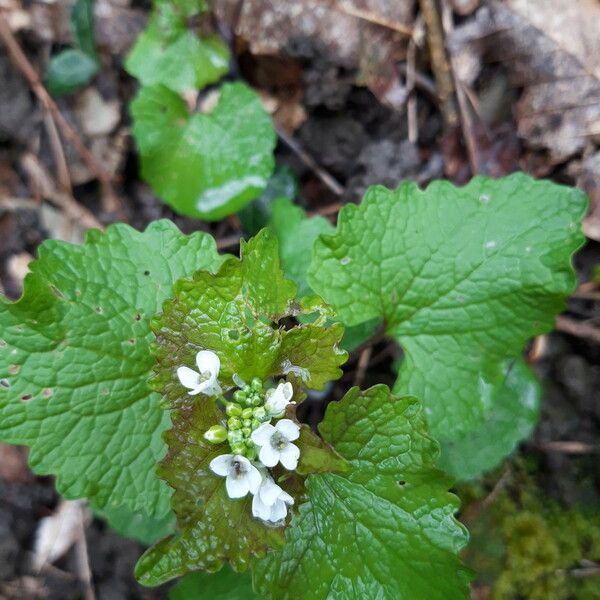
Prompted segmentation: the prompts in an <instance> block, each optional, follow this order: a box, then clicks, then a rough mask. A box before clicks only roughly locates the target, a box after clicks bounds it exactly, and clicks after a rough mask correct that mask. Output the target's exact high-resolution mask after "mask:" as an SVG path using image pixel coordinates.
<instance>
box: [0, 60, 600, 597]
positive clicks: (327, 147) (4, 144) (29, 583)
mask: <svg viewBox="0 0 600 600" xmlns="http://www.w3.org/2000/svg"><path fill="white" fill-rule="evenodd" d="M291 54H293V53H291ZM292 59H293V60H294V61H296V64H297V66H298V68H299V69H300V71H301V72H302V73H303V77H304V84H305V102H304V104H305V108H306V111H307V114H308V117H307V119H306V121H305V122H304V124H303V125H302V126H301V128H300V130H299V131H298V132H297V133H296V136H295V137H296V138H297V139H299V140H300V142H301V143H302V146H303V148H304V149H305V150H306V151H307V152H308V153H309V154H310V155H311V156H312V157H313V158H314V159H315V160H316V162H317V163H318V164H319V165H320V166H322V167H323V168H325V169H326V170H328V171H329V172H330V173H331V174H332V175H333V176H334V177H335V178H336V179H337V180H338V181H339V182H340V183H341V185H342V186H344V188H345V190H346V192H345V195H344V198H343V199H344V201H357V200H359V199H360V197H361V196H362V194H363V192H364V190H365V189H366V187H367V186H369V185H371V184H374V183H381V184H384V185H386V186H389V187H394V186H395V185H397V184H398V182H399V181H400V180H402V179H405V178H409V179H414V180H416V181H418V182H419V183H421V184H426V183H427V182H428V181H430V180H432V179H434V178H437V177H441V176H443V170H444V160H443V158H442V151H441V146H440V140H441V136H442V121H441V117H440V114H439V111H438V109H437V108H436V107H435V106H434V105H433V104H431V103H430V101H429V100H428V99H427V98H420V104H419V106H420V109H419V140H420V143H419V146H418V147H417V146H415V145H414V144H411V143H410V142H409V141H408V140H407V131H406V115H405V113H404V112H403V111H402V112H396V111H393V110H391V109H389V108H387V107H385V106H384V105H382V104H381V102H379V100H377V99H376V98H375V96H373V95H372V94H371V92H369V91H367V90H366V89H364V88H360V87H357V86H355V85H353V84H352V81H353V75H354V74H353V73H352V72H348V70H347V69H346V68H345V67H344V66H343V65H332V64H331V63H330V62H328V61H326V60H325V59H323V58H322V57H321V58H319V57H318V56H315V55H314V53H312V54H311V52H308V51H303V50H302V48H300V49H296V50H295V54H293V56H292ZM113 79H114V80H124V81H125V83H124V84H120V85H121V89H120V90H119V93H120V94H122V95H124V96H125V97H127V95H128V94H131V91H132V90H133V89H134V88H133V85H132V83H131V81H130V80H128V79H127V78H126V77H125V76H124V75H123V74H122V73H121V74H119V75H118V76H116V77H113ZM0 82H2V85H0V158H1V159H4V160H6V161H8V162H9V163H10V162H13V164H14V162H15V161H14V158H15V156H16V152H17V150H16V149H17V148H20V147H21V145H22V144H23V143H24V141H25V140H27V137H28V135H29V133H30V132H29V129H30V128H35V127H39V126H40V125H39V119H38V118H36V115H37V113H36V112H35V110H34V108H33V102H32V98H31V94H30V93H29V91H28V89H27V87H26V86H25V85H24V84H23V82H22V80H21V79H20V77H19V76H18V75H16V74H15V72H14V70H13V69H12V67H11V66H10V65H9V64H8V63H7V61H6V60H5V57H4V55H3V54H2V51H1V50H0ZM7 110H9V112H7ZM277 155H278V160H279V162H281V163H284V164H288V165H291V166H292V168H293V169H294V170H295V172H296V174H297V175H298V177H299V180H300V184H301V187H300V195H299V203H300V204H302V205H304V206H305V207H306V208H307V209H313V210H314V209H322V208H323V207H326V206H328V205H330V204H334V203H335V202H338V201H339V198H337V197H336V196H335V195H334V194H333V193H332V192H331V191H330V190H329V189H327V188H326V187H325V186H324V185H323V183H322V182H321V181H320V180H319V179H318V178H317V177H316V176H315V174H314V173H313V172H312V171H311V170H310V169H308V168H307V167H306V166H305V165H304V164H303V163H302V162H301V161H300V160H299V159H298V157H297V156H296V155H295V154H294V153H292V152H291V151H290V150H289V149H288V148H287V147H286V146H285V145H284V144H280V146H279V148H278V151H277ZM0 162H1V161H0ZM0 175H2V174H1V173H0ZM563 179H564V177H563ZM4 180H5V178H3V176H2V177H0V182H3V181H4ZM570 183H571V184H574V182H573V181H571V182H570ZM120 185H121V189H122V190H123V192H124V193H123V197H124V199H125V202H126V204H125V207H124V208H125V211H126V213H127V216H128V219H129V222H130V223H131V224H132V225H133V226H134V227H136V228H143V227H144V226H146V225H147V224H148V223H149V222H150V221H152V220H154V219H157V218H160V217H168V218H170V219H172V220H174V221H175V223H177V225H178V226H179V227H180V228H181V229H182V230H183V231H185V232H189V231H192V230H194V229H198V228H199V227H201V228H205V229H210V230H211V231H212V232H213V233H214V234H215V236H216V237H218V238H224V237H226V236H230V235H232V234H235V233H242V232H240V230H239V222H238V221H237V219H235V218H230V219H227V220H225V221H224V222H223V223H220V224H213V225H208V224H203V223H199V222H198V221H195V220H191V219H187V218H184V217H180V216H177V215H175V214H174V213H172V211H171V210H170V209H169V208H167V207H166V206H165V205H164V204H162V203H161V202H160V201H158V200H157V198H156V197H155V196H154V195H153V193H152V192H151V191H150V189H149V188H148V186H147V185H146V184H144V183H143V182H142V181H140V179H139V176H138V164H137V159H136V157H135V153H134V151H133V149H132V148H130V149H129V151H128V153H127V156H126V160H125V168H124V170H123V173H122V180H121V184H120ZM95 194H96V192H95V191H94V189H93V187H92V186H90V187H87V186H81V187H79V188H77V189H76V190H75V195H76V197H77V198H78V199H79V200H80V201H81V202H83V203H85V204H86V205H87V206H89V207H90V208H92V209H93V210H94V211H95V212H96V214H97V216H98V218H99V219H100V220H103V221H106V220H107V217H108V216H107V215H105V214H103V213H102V211H101V209H100V206H99V203H98V201H97V197H96V195H95ZM38 214H39V213H38V211H37V209H35V208H17V209H16V210H13V211H11V212H4V213H0V281H1V283H2V286H3V288H4V290H5V292H6V293H7V295H8V296H10V297H13V298H16V297H18V295H19V293H20V282H19V281H17V280H15V278H14V276H12V275H11V273H10V272H9V269H8V268H7V264H8V260H9V259H10V257H11V256H13V255H16V254H20V253H21V252H28V253H30V254H32V255H34V254H35V250H36V247H37V246H38V245H39V243H40V242H41V241H43V240H44V239H45V238H46V237H48V232H47V231H44V229H43V228H42V226H41V225H40V220H39V217H38ZM227 250H228V251H232V252H233V251H235V246H230V247H228V248H227ZM598 263H600V248H599V246H598V245H597V244H595V245H594V244H593V243H592V242H590V243H589V245H588V247H587V248H586V249H585V250H584V251H582V252H581V253H580V254H579V256H578V258H577V269H578V273H579V276H580V279H581V280H582V281H583V280H587V279H588V277H589V274H590V272H591V270H592V268H593V266H594V265H595V264H598ZM598 308H599V303H598V301H595V302H594V301H590V300H573V301H571V303H570V305H569V310H570V311H571V313H572V314H574V315H578V316H591V315H593V314H595V315H598ZM397 355H398V350H397V349H395V348H389V347H388V346H387V343H386V342H382V343H380V344H378V345H377V346H376V347H375V348H374V350H373V356H380V357H381V358H380V360H379V362H378V363H377V364H376V365H373V370H372V372H371V375H370V377H374V378H376V379H377V381H379V382H381V381H386V382H390V381H393V376H392V372H391V364H392V361H393V359H394V358H395V357H396V356H397ZM356 363H357V361H356V357H352V358H351V361H350V362H349V363H348V366H347V368H346V375H345V377H344V379H342V382H341V384H339V385H343V386H345V387H347V386H348V385H351V384H352V380H353V378H354V376H355V370H356ZM535 368H536V370H537V371H538V373H539V375H540V377H541V378H542V381H543V383H544V388H545V394H544V402H543V411H542V419H541V422H540V424H539V426H538V427H537V430H536V432H535V435H534V436H533V437H532V439H531V440H530V441H528V442H527V443H525V444H524V445H523V448H522V449H521V452H523V453H525V454H528V455H532V456H535V457H537V458H539V459H540V462H541V465H542V471H541V473H540V479H541V480H542V481H543V484H544V487H545V489H546V490H547V491H548V493H549V494H550V495H551V496H552V497H555V498H556V499H558V500H560V501H561V502H563V503H566V504H573V503H575V502H577V501H586V502H590V501H591V500H597V497H598V493H599V491H600V461H598V455H597V454H591V453H586V452H581V453H575V454H570V453H565V452H557V451H553V450H548V449H547V448H546V445H547V443H549V442H553V441H557V440H569V441H574V442H582V443H584V444H590V445H596V444H597V443H598V440H599V439H600V404H599V403H598V390H599V389H600V348H599V347H598V345H594V344H592V343H589V342H586V341H584V340H582V339H580V338H575V337H571V336H567V335H563V334H559V333H554V334H552V335H551V336H549V337H548V338H547V343H546V348H545V350H544V352H543V353H542V355H541V357H540V358H539V359H538V360H537V362H536V364H535ZM365 383H369V381H367V382H365ZM339 392H341V388H340V389H339V390H337V389H336V390H333V394H332V395H333V397H336V396H337V395H339ZM311 402H312V403H314V404H315V406H314V410H315V411H317V412H318V411H319V410H320V408H319V405H318V402H319V401H316V400H312V401H311ZM310 412H311V411H309V413H310ZM307 418H309V419H310V416H308V417H307ZM0 456H2V455H1V454H0ZM17 471H18V469H17ZM56 503H57V496H56V494H55V492H54V488H53V482H52V480H51V479H49V478H34V477H31V476H27V475H26V474H23V473H17V475H16V476H15V474H14V473H13V474H9V475H7V474H6V473H4V472H1V476H0V600H3V599H7V600H8V599H11V600H12V599H14V600H28V599H30V598H32V599H33V598H45V599H50V598H52V599H54V598H56V599H57V600H59V599H60V600H70V599H76V598H80V597H82V591H83V588H82V586H81V584H80V583H79V582H78V581H77V579H76V577H75V576H74V575H73V573H75V572H76V570H75V569H74V567H73V560H74V558H73V556H72V552H70V553H69V554H68V555H67V556H66V557H65V558H63V559H62V560H61V561H59V562H58V563H57V564H56V566H55V567H53V568H51V569H48V570H44V571H43V572H42V573H35V572H32V570H31V568H30V559H31V556H30V552H31V549H32V543H33V539H34V534H35V531H36V527H37V524H38V522H39V520H40V519H41V518H42V517H44V516H47V515H49V514H51V513H52V511H53V509H54V508H55V506H56ZM86 536H87V542H88V549H89V553H90V564H91V568H92V571H93V585H94V590H95V592H96V595H97V598H99V599H101V600H121V599H123V600H125V599H128V600H129V599H133V600H136V599H151V598H166V597H167V589H166V588H162V589H158V590H147V589H144V588H142V587H140V586H139V585H137V583H136V582H135V580H134V578H133V574H132V573H133V566H134V564H135V562H136V560H137V558H138V557H139V555H140V554H141V553H142V551H143V547H142V546H141V545H140V544H137V543H135V542H132V541H128V540H124V539H121V538H120V537H119V536H117V535H116V534H114V533H112V532H111V531H110V530H109V529H108V528H107V527H106V526H105V525H104V524H103V523H102V522H100V521H98V520H95V521H93V523H92V524H91V525H90V526H89V527H88V528H87V531H86ZM549 600H551V599H549Z"/></svg>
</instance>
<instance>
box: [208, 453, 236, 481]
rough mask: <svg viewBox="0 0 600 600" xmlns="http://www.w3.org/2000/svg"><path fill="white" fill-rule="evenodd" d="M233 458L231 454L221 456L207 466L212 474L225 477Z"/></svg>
mask: <svg viewBox="0 0 600 600" xmlns="http://www.w3.org/2000/svg"><path fill="white" fill-rule="evenodd" d="M233 458H234V456H233V454H221V456H217V457H216V458H213V459H212V460H211V461H210V464H209V465H208V466H209V467H210V470H211V471H212V472H213V473H216V474H217V475H220V476H221V477H225V476H226V475H229V470H230V469H231V465H232V462H233Z"/></svg>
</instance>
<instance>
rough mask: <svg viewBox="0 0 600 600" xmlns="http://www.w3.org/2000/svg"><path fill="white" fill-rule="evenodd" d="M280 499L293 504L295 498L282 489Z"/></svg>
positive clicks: (290, 504)
mask: <svg viewBox="0 0 600 600" xmlns="http://www.w3.org/2000/svg"><path fill="white" fill-rule="evenodd" d="M278 500H282V501H283V502H285V503H286V504H288V505H289V506H292V504H294V499H293V498H292V497H291V496H290V495H289V494H288V493H287V492H284V491H283V490H281V494H279V498H278Z"/></svg>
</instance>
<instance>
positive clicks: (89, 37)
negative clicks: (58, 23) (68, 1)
mask: <svg viewBox="0 0 600 600" xmlns="http://www.w3.org/2000/svg"><path fill="white" fill-rule="evenodd" d="M70 24H71V31H72V32H73V41H74V44H75V47H76V48H78V49H79V50H81V51H82V52H83V53H84V54H87V55H88V56H89V57H90V58H91V59H92V60H94V62H96V43H95V40H94V0H76V2H75V4H73V8H71V21H70Z"/></svg>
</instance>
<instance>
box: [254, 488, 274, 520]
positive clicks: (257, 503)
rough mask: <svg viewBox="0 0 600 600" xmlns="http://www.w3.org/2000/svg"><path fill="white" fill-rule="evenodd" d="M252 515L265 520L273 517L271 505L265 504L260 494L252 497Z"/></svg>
mask: <svg viewBox="0 0 600 600" xmlns="http://www.w3.org/2000/svg"><path fill="white" fill-rule="evenodd" d="M252 515H253V516H254V517H257V518H258V519H262V520H263V521H268V520H269V518H270V517H271V507H270V506H267V505H266V504H264V502H262V501H261V499H260V496H259V495H258V494H256V496H254V498H252Z"/></svg>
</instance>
